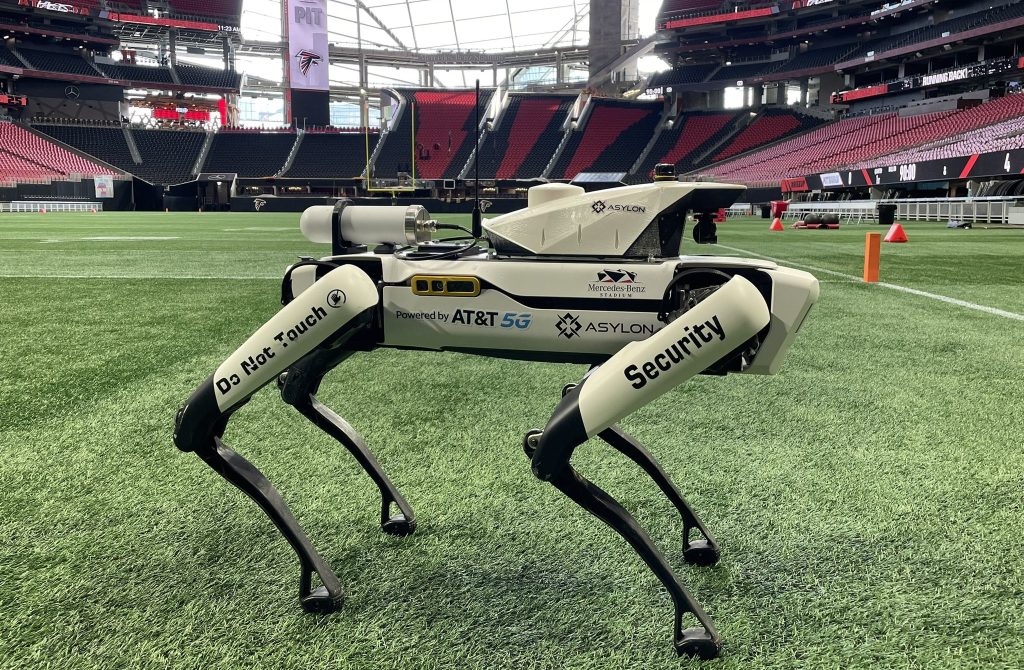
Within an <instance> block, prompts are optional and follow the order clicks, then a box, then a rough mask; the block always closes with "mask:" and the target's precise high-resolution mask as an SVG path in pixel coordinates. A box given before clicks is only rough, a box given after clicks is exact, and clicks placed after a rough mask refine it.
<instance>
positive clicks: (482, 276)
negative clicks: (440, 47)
mask: <svg viewBox="0 0 1024 670" xmlns="http://www.w3.org/2000/svg"><path fill="white" fill-rule="evenodd" d="M742 190H743V187H742V186H734V185H728V184H714V183H683V182H656V183H652V184H643V185H637V186H626V187H621V188H613V189H608V190H603V191H596V192H593V193H585V192H584V191H583V189H581V188H579V187H577V186H571V185H565V184H546V185H542V186H537V187H534V188H532V189H531V190H530V191H529V193H528V206H527V207H526V208H525V209H521V210H519V211H515V212H512V213H510V214H504V215H502V216H498V217H496V218H492V219H490V220H488V221H486V222H485V223H484V226H483V229H484V230H485V231H486V240H487V242H489V247H481V246H480V245H479V240H478V239H477V238H476V237H475V236H473V235H470V236H469V237H468V238H454V239H449V240H444V241H431V237H432V233H433V232H434V231H435V230H437V229H438V228H457V226H450V225H449V226H445V225H443V224H438V223H436V222H434V221H432V220H430V218H429V215H428V214H427V212H426V211H425V210H424V209H423V208H422V207H420V206H416V205H414V206H409V207H403V206H381V207H366V206H356V205H353V204H351V203H350V202H348V201H346V200H342V201H339V202H338V203H337V204H336V205H335V206H333V207H331V206H316V207H311V208H309V209H307V210H306V211H305V212H304V213H303V214H302V216H301V220H300V227H301V229H302V231H303V233H304V234H305V235H306V237H307V238H308V239H309V240H311V241H313V242H322V243H330V244H331V245H332V252H333V253H332V255H330V256H328V257H325V258H322V259H319V260H316V259H312V258H304V259H302V260H300V261H299V262H297V263H295V264H294V265H292V266H290V267H289V268H288V269H287V270H286V271H285V274H284V280H283V284H282V303H283V304H284V307H283V308H282V309H281V311H279V312H278V313H277V314H276V315H275V316H274V317H272V318H271V319H270V320H269V321H267V322H266V323H265V324H264V325H263V326H262V327H261V328H259V329H258V330H257V331H256V332H255V333H254V334H253V335H252V337H250V338H249V339H248V340H247V341H246V342H245V343H244V344H243V345H242V346H241V347H239V348H238V350H237V351H235V353H233V354H232V355H231V356H229V357H228V358H227V360H225V361H224V362H223V363H222V364H221V365H220V367H219V368H217V370H216V371H215V372H214V373H213V374H212V375H210V377H208V378H207V379H206V380H205V381H204V382H202V383H201V384H200V385H199V387H198V388H197V389H196V390H195V392H194V393H193V394H192V395H191V397H190V398H189V399H188V401H187V403H186V404H185V405H184V406H183V407H182V408H181V409H180V410H179V412H178V414H177V418H176V421H175V432H174V442H175V444H176V445H177V446H178V448H180V449H182V450H183V451H186V452H194V453H195V454H196V455H198V456H199V457H200V458H201V459H202V460H203V461H205V462H206V463H207V464H208V465H209V466H210V467H211V468H213V469H214V470H215V471H216V472H217V473H218V474H220V475H221V476H222V477H224V478H225V479H226V480H228V481H229V482H231V483H232V484H233V485H235V486H236V487H238V488H239V489H241V490H242V491H243V492H244V493H245V494H246V495H248V496H249V497H251V498H252V499H253V500H254V501H255V502H256V503H257V504H258V505H259V506H260V507H261V508H262V509H263V511H264V512H266V513H267V515H268V516H269V517H270V518H271V520H272V521H273V522H274V524H275V525H276V526H277V528H278V530H279V531H280V532H281V533H282V534H283V535H284V537H285V538H286V539H287V540H288V542H289V543H290V544H291V546H292V548H293V549H294V550H295V553H296V554H298V557H299V564H300V568H301V572H300V579H299V598H300V603H301V605H302V607H303V608H304V609H305V610H307V611H311V612H321V613H326V612H333V611H335V610H337V609H339V608H340V607H341V606H342V601H343V599H344V594H343V590H342V586H341V583H340V582H339V580H338V578H337V577H336V576H335V574H334V572H333V571H332V570H331V568H330V567H329V566H328V565H327V563H326V562H325V561H324V560H323V559H322V558H321V557H320V555H319V554H318V553H317V552H316V550H315V549H314V548H313V545H312V543H311V542H310V540H309V538H308V537H307V536H306V534H305V533H304V532H303V530H302V529H301V528H300V527H299V525H298V523H297V522H296V520H295V518H294V517H293V516H292V514H291V512H290V511H289V509H288V506H287V505H286V504H285V502H284V500H283V499H282V498H281V496H280V495H279V494H278V492H277V490H276V489H275V488H274V486H273V485H272V484H271V483H270V482H269V481H268V480H267V479H266V478H265V477H264V476H263V474H262V473H261V472H260V471H259V470H257V469H256V468H255V467H254V466H253V465H252V464H251V463H249V462H248V461H247V460H245V459H244V458H243V457H242V456H240V455H238V454H237V453H235V452H234V451H232V450H231V449H230V448H229V447H228V446H227V444H225V442H224V441H223V439H222V436H223V434H224V430H225V428H226V426H227V422H228V419H229V417H230V416H231V415H232V414H233V413H234V412H235V411H237V410H238V409H239V408H240V407H241V406H242V405H244V404H245V403H246V402H247V401H248V400H249V398H250V397H251V396H252V395H253V394H254V393H256V391H258V390H259V389H260V388H261V387H263V386H264V385H266V384H269V383H270V382H272V381H275V380H276V382H277V384H278V386H279V388H280V392H281V396H282V398H283V399H284V401H285V402H286V403H288V404H289V405H292V406H293V407H295V408H296V409H297V410H298V411H299V412H300V413H302V414H303V415H304V416H305V417H306V418H308V419H309V420H310V421H312V422H313V423H314V424H315V425H317V426H318V427H319V428H321V429H322V430H324V431H325V432H326V433H327V434H329V435H331V436H332V437H334V438H335V439H337V440H338V441H339V442H340V443H341V444H342V445H344V446H345V448H346V449H348V451H349V452H351V453H352V455H353V456H354V457H355V458H356V459H357V460H358V462H359V464H360V465H361V466H362V467H363V469H365V471H366V472H367V474H368V475H369V476H370V477H371V478H372V479H373V481H374V482H375V483H376V485H377V486H378V487H379V489H380V493H381V517H380V518H381V527H382V529H383V531H384V532H386V533H390V534H393V535H399V536H404V535H409V534H411V533H412V532H413V531H414V530H415V529H416V518H415V516H414V515H413V510H412V508H411V507H410V506H409V504H408V502H406V500H405V498H404V497H403V496H402V494H401V493H400V492H399V491H398V489H397V488H396V487H395V485H394V484H392V482H391V480H390V479H389V478H388V476H387V475H386V474H385V473H384V472H383V471H382V469H381V467H380V465H379V464H378V462H377V460H376V459H375V458H374V456H373V454H372V453H371V452H370V451H369V449H367V447H366V445H365V444H364V443H363V441H362V439H361V438H360V436H359V435H358V434H357V433H356V432H355V431H354V430H353V428H352V427H351V426H350V425H349V424H348V423H347V422H346V421H345V420H344V419H342V418H341V417H340V416H338V415H337V414H335V413H334V412H333V411H331V410H330V409H329V408H328V407H326V406H324V405H323V404H321V403H320V402H319V401H318V400H317V396H316V394H317V390H318V388H319V386H320V383H321V381H322V380H323V378H324V375H326V374H327V372H329V371H330V370H331V369H332V368H334V367H335V366H336V365H337V364H338V363H340V362H341V361H342V360H344V359H345V358H347V357H348V356H350V355H351V354H353V353H354V352H359V351H368V350H371V349H373V348H375V347H392V348H399V349H419V350H434V351H454V352H462V353H467V354H477V355H482V356H495V357H500V358H508V359H518V360H526V361H549V362H551V361H554V362H566V363H577V364H586V365H589V366H590V369H589V372H587V374H586V375H585V376H584V377H583V379H582V380H580V382H579V383H577V384H570V385H568V386H567V387H566V388H565V389H563V391H562V399H561V402H560V403H558V405H557V407H555V409H554V413H553V414H552V416H551V419H550V420H549V421H548V423H547V425H546V426H545V427H544V429H543V430H531V431H529V432H527V433H526V435H525V437H524V440H523V445H522V446H523V449H524V451H525V452H526V455H527V456H528V457H529V458H530V460H531V466H532V470H533V473H534V475H536V476H537V477H538V478H539V479H540V480H542V481H546V482H550V483H551V484H552V485H554V486H555V487H556V488H558V490H560V491H561V492H562V493H564V494H565V495H567V496H568V497H569V498H570V499H572V500H573V501H574V502H575V503H577V504H578V505H579V506H581V507H582V508H583V509H585V510H586V511H588V512H590V513H591V514H593V515H594V516H596V517H598V518H599V519H600V520H601V521H603V522H605V523H606V524H608V525H609V526H611V528H612V529H614V530H615V531H616V532H617V533H618V534H619V535H621V536H622V537H623V538H624V539H625V540H626V541H627V542H628V543H629V544H630V545H631V546H632V547H633V549H634V550H635V551H636V552H637V553H638V554H639V555H640V556H641V557H642V558H643V560H644V561H645V562H646V563H647V565H648V566H649V567H650V569H651V570H652V571H653V572H654V574H655V575H656V576H657V577H658V579H659V580H660V581H661V582H662V583H663V584H664V585H665V587H666V588H667V589H668V592H669V594H670V595H671V597H672V600H673V603H674V605H675V625H674V628H673V644H674V646H675V648H676V650H677V652H678V653H679V654H684V655H688V656H696V657H700V658H713V657H715V656H717V655H718V653H719V651H720V648H721V640H720V637H719V634H718V632H717V631H716V630H715V628H714V625H713V624H712V622H711V620H710V618H709V617H708V616H707V614H706V613H705V612H704V610H703V609H702V608H701V607H700V605H699V604H698V603H697V602H696V601H695V600H694V598H693V597H692V596H691V595H690V593H689V592H688V591H687V589H686V588H685V587H684V586H683V585H682V584H681V583H680V581H679V579H678V577H677V576H676V574H675V573H674V572H673V570H672V568H671V567H670V566H669V563H668V562H667V561H666V559H665V557H664V556H663V555H662V553H661V552H660V551H659V550H658V549H657V548H656V547H655V545H654V543H653V542H652V541H651V538H650V537H649V536H648V535H647V534H646V533H645V532H644V530H643V529H642V528H641V527H640V526H639V525H638V524H637V522H636V520H635V519H634V518H633V517H632V516H630V514H629V513H628V512H627V511H626V510H625V509H623V507H622V506H621V505H620V504H619V503H618V502H617V501H616V500H615V499H614V498H613V497H611V496H610V495H608V494H607V493H606V492H604V491H603V490H601V489H600V488H599V487H597V486H596V485H595V484H593V483H592V482H590V481H589V480H587V479H586V478H584V477H583V476H581V475H580V474H579V473H578V472H577V471H576V470H575V469H574V468H573V467H572V464H571V462H570V460H571V458H572V455H573V451H574V450H575V449H576V448H577V447H579V446H580V445H581V444H583V443H584V442H586V441H587V440H588V439H589V438H591V437H595V436H596V437H599V438H601V439H602V440H603V441H605V442H606V443H608V444H609V445H611V446H612V447H613V448H614V449H616V450H618V451H620V452H622V453H623V454H624V455H625V456H627V457H628V458H629V459H631V460H632V461H634V462H635V463H636V464H637V465H639V466H640V467H641V468H642V469H643V470H644V471H645V472H646V473H647V474H648V475H649V476H650V477H651V478H652V479H653V481H654V482H655V483H656V484H657V485H658V486H659V488H660V489H661V490H662V491H663V492H664V494H665V495H666V496H667V497H668V499H669V500H670V501H671V502H672V504H673V505H674V506H675V508H676V509H677V510H678V512H679V514H680V516H681V517H682V522H683V523H682V525H683V532H682V557H683V560H684V561H685V562H687V563H689V564H694V565H702V566H707V565H713V564H715V563H716V562H717V561H718V558H719V548H718V544H717V543H716V541H715V539H714V537H713V536H712V534H711V532H710V531H709V530H708V529H707V528H706V527H705V525H704V524H703V522H701V520H700V518H699V517H698V516H697V514H695V513H694V511H693V510H692V509H691V508H690V506H689V504H687V502H686V501H685V500H684V499H683V497H682V495H681V494H680V493H679V490H678V489H677V488H676V486H675V485H674V484H673V483H672V481H671V480H670V479H669V476H668V475H667V474H666V473H665V471H664V470H663V469H662V468H661V466H660V465H659V464H658V462H657V461H655V459H654V458H653V457H652V456H651V455H650V454H649V453H648V452H647V450H646V449H645V448H644V447H643V446H642V445H640V444H639V443H637V442H636V441H635V440H634V439H633V438H632V437H630V436H629V435H627V434H626V433H624V432H623V431H622V430H621V429H620V428H618V427H617V426H616V422H617V421H619V420H620V419H622V418H623V417H626V416H628V415H629V414H631V413H632V412H633V411H635V410H636V409H638V408H640V407H643V406H644V405H646V404H647V403H649V402H651V401H652V400H654V399H655V398H657V397H658V396H660V395H662V394H664V393H665V392H667V391H669V390H670V389H672V388H674V387H676V386H678V385H679V384H681V383H682V382H684V381H686V380H687V379H689V378H690V377H692V376H693V375H696V374H699V373H705V374H715V375H724V374H727V373H730V372H746V373H752V374H774V373H775V372H776V371H777V370H778V369H779V367H780V366H781V364H782V362H783V359H784V358H785V355H786V353H787V351H788V350H789V348H790V346H791V345H792V343H793V340H794V338H795V337H796V334H797V330H798V329H799V327H800V325H801V323H802V322H803V320H804V317H805V316H806V315H807V312H808V310H809V309H810V308H811V306H812V304H813V303H814V302H815V301H816V300H817V297H818V282H817V280H816V279H815V278H814V277H812V276H811V275H809V274H807V273H806V272H801V271H799V270H792V269H788V268H783V267H779V266H777V265H775V264H774V263H770V262H767V261H761V260H749V259H739V258H729V257H718V256H680V255H679V249H680V244H681V241H682V236H683V228H684V225H685V222H686V220H687V215H688V213H693V215H694V218H695V219H696V225H695V227H694V231H693V235H694V238H695V240H696V241H698V242H712V241H714V240H715V239H716V238H715V226H714V223H713V217H714V215H715V214H714V213H715V212H716V211H717V210H718V209H719V208H720V207H727V206H728V205H730V204H732V203H733V202H734V201H735V199H736V198H737V197H738V196H739V195H740V193H741V192H742ZM463 230H465V229H463ZM466 232H469V231H466ZM467 239H468V241H466V240H467ZM313 573H316V574H317V575H318V576H319V579H320V582H321V585H319V586H316V587H315V588H314V586H313V582H312V576H313ZM687 613H689V614H691V615H692V616H693V617H695V618H696V620H697V621H698V622H699V624H700V626H698V627H693V628H687V629H683V623H682V622H683V615H684V614H687Z"/></svg>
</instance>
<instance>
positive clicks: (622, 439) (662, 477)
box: [526, 368, 721, 566]
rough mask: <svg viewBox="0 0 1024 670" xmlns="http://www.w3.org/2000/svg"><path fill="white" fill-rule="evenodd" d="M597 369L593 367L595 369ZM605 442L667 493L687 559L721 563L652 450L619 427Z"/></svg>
mask: <svg viewBox="0 0 1024 670" xmlns="http://www.w3.org/2000/svg"><path fill="white" fill-rule="evenodd" d="M594 369H596V368H592V370H594ZM574 388H576V384H567V385H566V386H565V388H563V389H562V395H563V396H565V395H566V394H567V393H568V392H569V391H571V390H572V389H574ZM597 436H598V437H599V438H601V439H602V440H603V441H604V442H606V443H607V444H608V445H609V446H611V447H612V448H614V449H615V450H616V451H618V452H619V453H620V454H622V455H623V456H625V457H626V458H628V459H629V460H631V461H633V462H634V463H636V464H637V465H639V466H640V468H641V469H642V470H643V471H644V472H646V473H647V476H648V477H650V478H651V480H652V481H653V482H654V483H655V484H657V486H658V488H659V489H661V492H662V493H664V494H665V497H666V498H668V500H669V502H670V503H672V506H673V507H675V508H676V511H677V512H679V516H680V517H682V519H683V560H684V561H686V562H687V563H689V564H691V565H700V566H710V565H714V564H716V563H718V559H719V558H720V556H721V553H720V552H719V550H718V543H717V542H716V541H715V537H714V536H713V535H712V534H711V531H710V530H708V527H707V526H705V525H704V522H703V521H701V518H700V517H699V516H697V513H696V512H694V511H693V508H692V507H690V503H688V502H687V501H686V498H684V497H683V494H682V493H680V492H679V489H678V488H677V487H676V485H675V484H674V483H673V482H672V479H671V478H670V477H669V475H668V473H667V472H665V470H664V469H663V468H662V467H661V463H659V462H658V461H657V459H655V458H654V456H652V455H651V453H650V452H649V451H647V449H646V448H645V447H644V445H642V444H640V443H639V442H637V441H636V439H635V438H634V437H633V436H632V435H630V434H628V433H627V432H626V431H624V430H622V428H620V427H619V426H617V425H612V426H609V427H607V428H605V429H604V430H602V431H601V432H600V433H598V434H597ZM526 448H527V454H528V455H529V456H530V457H532V456H533V450H532V449H531V448H530V447H529V445H526ZM694 530H696V531H697V532H699V533H700V534H701V535H702V536H703V537H702V538H701V539H692V535H693V531H694Z"/></svg>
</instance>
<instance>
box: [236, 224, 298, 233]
mask: <svg viewBox="0 0 1024 670" xmlns="http://www.w3.org/2000/svg"><path fill="white" fill-rule="evenodd" d="M223 230H224V232H226V233H234V232H238V231H241V230H258V231H261V232H262V231H264V230H295V226H265V227H263V226H249V227H248V228H224V229H223Z"/></svg>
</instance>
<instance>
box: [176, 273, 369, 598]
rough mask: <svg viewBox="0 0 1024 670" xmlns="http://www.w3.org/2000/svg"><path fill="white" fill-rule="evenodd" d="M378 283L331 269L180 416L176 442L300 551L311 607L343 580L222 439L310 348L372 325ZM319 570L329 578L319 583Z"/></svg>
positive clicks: (335, 343)
mask: <svg viewBox="0 0 1024 670" xmlns="http://www.w3.org/2000/svg"><path fill="white" fill-rule="evenodd" d="M377 303H378V296H377V288H376V286H375V285H374V283H373V280H371V279H370V278H369V277H368V276H367V275H366V273H364V272H362V271H361V270H359V269H358V268H355V267H353V266H343V267H340V268H337V269H335V270H332V271H331V272H329V273H328V274H326V275H325V276H324V277H323V278H321V279H320V281H318V282H316V283H315V284H314V285H313V286H311V287H310V288H308V289H306V290H305V291H304V292H303V293H302V294H300V295H299V296H298V297H296V298H295V299H294V300H293V301H291V302H290V303H288V304H287V305H285V306H284V307H283V308H282V309H281V310H280V311H279V312H278V313H277V314H276V315H275V316H274V317H272V318H271V319H270V320H269V321H267V323H265V324H263V326H261V327H260V328H259V329H258V330H257V331H256V332H255V333H254V334H253V335H252V336H251V337H250V338H249V339H248V340H246V342H245V343H244V344H243V345H242V346H241V347H239V348H238V349H237V350H236V351H235V352H234V353H233V354H232V355H231V356H230V357H228V358H227V360H225V361H224V362H223V363H222V364H221V365H220V367H218V368H217V371H216V372H215V373H214V374H212V375H210V376H209V377H208V378H207V379H206V380H205V381H204V382H203V383H202V384H200V385H199V387H198V388H197V389H196V390H195V391H194V392H193V393H192V395H191V396H190V397H189V399H188V401H187V402H186V403H185V405H184V406H183V407H182V408H181V409H180V410H179V411H178V414H177V417H176V418H175V429H174V443H175V445H176V446H177V447H178V448H179V449H181V450H182V451H185V452H195V453H196V455H198V456H199V457H200V458H201V459H202V460H203V461H204V462H205V463H206V464H208V465H209V466H210V467H211V468H213V470H214V471H215V472H217V474H219V475H221V476H222V477H224V478H225V479H226V480H227V481H229V482H230V483H231V484H233V485H234V486H235V487H237V488H238V489H240V490H241V491H242V492H243V493H245V494H246V495H247V496H249V497H250V498H252V499H253V501H255V502H256V504H257V505H259V506H260V508H261V509H263V511H264V512H265V513H266V514H267V515H268V516H269V517H270V519H271V521H273V523H274V525H275V526H276V527H277V529H278V530H279V531H280V532H281V534H282V535H283V536H284V537H285V539H286V540H288V543H289V544H290V545H291V546H292V549H294V551H295V553H296V554H297V555H298V558H299V564H300V568H301V572H300V577H299V599H300V602H301V604H302V607H303V608H304V609H306V610H307V611H312V612H332V611H335V610H337V609H339V608H340V607H341V606H342V603H343V601H344V592H343V590H342V587H341V583H340V582H339V580H338V578H337V577H336V576H335V574H334V573H333V571H331V569H330V567H329V566H328V565H327V563H326V562H325V561H324V560H323V559H322V558H321V557H320V555H319V554H318V553H317V552H316V549H314V548H313V545H312V543H311V542H310V541H309V538H308V537H307V536H306V534H305V532H304V531H303V530H302V528H301V527H300V526H299V524H298V522H297V521H296V520H295V517H294V516H293V515H292V513H291V511H290V510H289V509H288V505H287V504H286V503H285V502H284V500H283V499H282V498H281V495H280V494H279V493H278V491H277V489H275V488H274V486H273V484H271V482H270V481H269V480H268V479H267V478H266V477H265V476H264V475H263V473H261V472H260V471H259V470H258V469H257V468H256V467H255V466H254V465H252V463H250V462H249V461H247V460H246V459H244V458H243V457H242V456H240V455H238V454H237V453H235V452H234V451H232V450H231V449H230V448H229V447H228V446H227V445H226V444H225V443H224V441H223V440H222V437H223V435H224V430H225V428H226V427H227V423H228V420H229V419H230V417H231V415H232V413H233V412H235V411H236V410H237V409H238V408H240V407H241V406H242V405H244V404H245V403H246V402H248V400H249V398H250V397H252V395H253V394H254V393H256V391H258V390H259V389H260V388H262V387H263V386H265V385H266V384H268V383H270V382H271V381H273V380H274V379H276V378H277V377H278V376H279V375H280V374H281V373H283V372H284V371H285V370H287V369H288V368H289V367H290V366H292V365H293V364H295V363H296V362H298V361H299V360H300V359H302V358H303V357H305V356H306V355H308V354H309V353H310V352H312V351H315V350H317V349H318V348H320V347H324V348H328V349H330V348H336V347H339V346H344V345H343V342H344V341H345V340H346V339H347V338H349V337H351V336H352V335H353V334H354V333H357V332H359V331H360V330H362V329H364V328H365V327H367V326H368V325H369V323H370V322H371V321H372V318H373V310H374V308H375V307H376V305H377ZM313 573H316V574H317V575H318V576H319V578H320V581H321V583H322V585H321V586H319V587H316V588H314V586H313V580H312V577H313Z"/></svg>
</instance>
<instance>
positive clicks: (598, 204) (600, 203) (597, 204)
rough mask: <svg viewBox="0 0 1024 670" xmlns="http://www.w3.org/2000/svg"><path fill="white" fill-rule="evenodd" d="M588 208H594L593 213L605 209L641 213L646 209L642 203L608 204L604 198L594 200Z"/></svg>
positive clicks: (598, 212)
mask: <svg viewBox="0 0 1024 670" xmlns="http://www.w3.org/2000/svg"><path fill="white" fill-rule="evenodd" d="M590 209H592V210H594V214H600V213H602V212H604V211H605V210H609V211H612V212H629V213H632V214H643V213H644V212H646V211H647V208H646V207H644V206H643V205H616V204H611V205H609V204H608V203H606V202H605V201H604V200H595V201H594V203H593V204H592V205H590Z"/></svg>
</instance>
